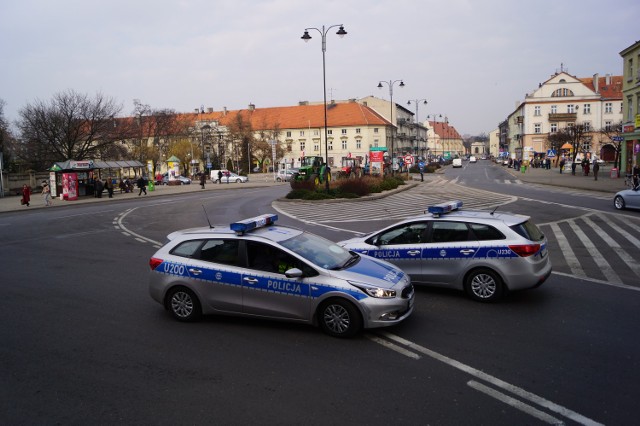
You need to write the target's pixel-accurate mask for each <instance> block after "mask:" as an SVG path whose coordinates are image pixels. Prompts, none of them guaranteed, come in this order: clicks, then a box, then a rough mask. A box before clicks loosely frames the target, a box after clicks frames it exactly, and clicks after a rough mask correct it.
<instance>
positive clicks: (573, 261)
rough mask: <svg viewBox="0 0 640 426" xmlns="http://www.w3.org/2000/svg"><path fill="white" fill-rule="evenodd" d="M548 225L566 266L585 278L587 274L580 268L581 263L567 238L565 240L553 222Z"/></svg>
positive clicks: (573, 272)
mask: <svg viewBox="0 0 640 426" xmlns="http://www.w3.org/2000/svg"><path fill="white" fill-rule="evenodd" d="M549 226H550V227H551V232H552V233H553V235H554V236H555V237H556V240H557V241H558V246H560V251H562V255H563V256H564V258H565V260H566V261H567V266H568V267H569V269H571V273H572V274H573V275H575V276H577V277H580V278H586V277H587V274H585V273H584V270H583V269H582V265H580V261H579V260H578V258H577V257H576V255H575V253H574V252H573V249H572V248H571V244H570V243H569V240H567V237H566V236H565V235H564V234H563V233H562V231H561V230H560V227H559V226H558V225H557V224H555V223H552V224H551V225H549Z"/></svg>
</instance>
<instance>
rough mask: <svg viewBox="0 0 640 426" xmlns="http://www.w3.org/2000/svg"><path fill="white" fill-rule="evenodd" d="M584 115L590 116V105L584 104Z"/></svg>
mask: <svg viewBox="0 0 640 426" xmlns="http://www.w3.org/2000/svg"><path fill="white" fill-rule="evenodd" d="M584 113H585V114H591V104H584Z"/></svg>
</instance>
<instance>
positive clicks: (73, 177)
mask: <svg viewBox="0 0 640 426" xmlns="http://www.w3.org/2000/svg"><path fill="white" fill-rule="evenodd" d="M62 198H63V199H65V200H68V201H75V200H77V199H78V175H77V174H76V173H63V174H62Z"/></svg>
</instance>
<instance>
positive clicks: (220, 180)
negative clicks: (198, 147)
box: [218, 170, 222, 184]
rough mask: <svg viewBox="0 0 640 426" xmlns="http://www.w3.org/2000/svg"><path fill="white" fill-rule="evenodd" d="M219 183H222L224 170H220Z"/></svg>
mask: <svg viewBox="0 0 640 426" xmlns="http://www.w3.org/2000/svg"><path fill="white" fill-rule="evenodd" d="M218 183H220V184H221V183H222V170H218Z"/></svg>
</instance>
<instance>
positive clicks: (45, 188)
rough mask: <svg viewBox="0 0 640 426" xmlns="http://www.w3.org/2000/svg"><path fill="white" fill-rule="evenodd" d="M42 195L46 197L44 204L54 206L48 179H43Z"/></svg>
mask: <svg viewBox="0 0 640 426" xmlns="http://www.w3.org/2000/svg"><path fill="white" fill-rule="evenodd" d="M42 196H43V197H44V205H45V206H52V205H53V201H52V200H51V188H49V184H48V183H47V181H44V180H43V181H42Z"/></svg>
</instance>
